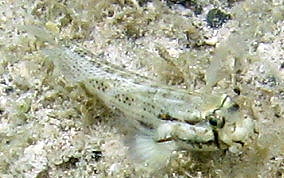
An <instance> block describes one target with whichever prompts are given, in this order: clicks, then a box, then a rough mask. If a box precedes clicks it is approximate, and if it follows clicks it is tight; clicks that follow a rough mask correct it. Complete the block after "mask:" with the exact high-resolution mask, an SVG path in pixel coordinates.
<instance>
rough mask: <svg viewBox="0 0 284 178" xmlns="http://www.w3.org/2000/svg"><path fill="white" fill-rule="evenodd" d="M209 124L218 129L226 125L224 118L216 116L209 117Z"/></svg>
mask: <svg viewBox="0 0 284 178" xmlns="http://www.w3.org/2000/svg"><path fill="white" fill-rule="evenodd" d="M207 119H208V121H209V124H210V125H212V126H213V127H216V128H222V127H223V126H224V124H225V121H224V118H218V117H216V116H207Z"/></svg>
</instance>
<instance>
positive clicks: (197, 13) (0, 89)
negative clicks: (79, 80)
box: [0, 0, 284, 178]
mask: <svg viewBox="0 0 284 178" xmlns="http://www.w3.org/2000/svg"><path fill="white" fill-rule="evenodd" d="M182 2H184V1H182V0H179V1H174V0H172V1H170V0H169V1H156V0H153V1H147V0H141V1H138V0H62V1H60V0H58V1H56V0H35V1H32V0H28V1H21V0H4V1H3V0H0V177H1V178H6V177H7V178H8V177H11V178H12V177H26V178H32V177H38V178H41V177H43V178H47V177H284V85H283V80H284V22H283V20H284V2H283V1H282V0H243V1H242V0H240V1H238V0H235V1H233V0H231V1H230V0H228V1H226V0H220V1H218V0H200V1H187V2H188V4H183V3H182ZM213 8H218V9H220V10H221V11H222V12H224V13H226V14H230V20H229V19H228V20H227V21H224V23H223V24H220V25H219V26H217V27H215V28H211V27H209V26H208V23H207V22H206V15H207V14H208V12H209V11H210V10H212V9H213ZM39 29H44V30H43V31H41V30H39ZM27 32H28V33H27ZM51 34H53V35H51ZM54 39H57V40H59V39H60V40H61V41H64V40H66V41H67V40H69V41H72V42H73V43H77V44H78V45H80V46H84V47H85V48H87V49H88V50H90V51H92V52H93V53H94V54H95V55H97V56H100V57H101V58H102V60H108V61H110V62H112V63H114V64H117V65H120V66H124V67H125V68H126V69H127V70H130V71H135V72H138V73H140V74H142V75H145V76H147V77H150V78H153V80H157V81H159V82H162V83H165V84H168V85H177V87H183V88H187V89H188V90H189V91H191V90H198V91H202V92H204V94H206V95H210V94H214V95H218V94H222V93H225V94H228V95H230V96H232V97H234V98H235V99H236V100H237V101H238V102H239V103H240V105H241V106H242V107H241V108H242V109H243V110H244V112H247V113H249V114H250V115H251V116H252V117H253V118H254V120H255V122H256V125H257V128H256V133H255V135H254V136H253V137H252V138H251V139H250V140H249V141H248V143H246V144H245V146H244V148H243V149H242V151H241V152H238V153H231V152H229V151H224V150H220V151H216V152H208V153H207V152H205V153H198V154H197V153H194V152H193V153H190V152H189V153H187V152H181V153H179V155H178V156H177V157H176V158H175V159H173V160H171V162H170V164H169V166H168V167H167V168H165V169H163V170H159V171H158V174H157V173H155V174H153V173H149V171H147V168H146V169H142V168H141V165H139V163H137V161H135V160H133V159H131V158H130V157H129V153H128V144H127V143H126V142H127V140H126V139H125V137H124V135H123V133H121V131H120V129H119V128H118V126H117V122H116V120H117V118H118V117H123V116H121V115H120V114H119V113H113V112H111V111H110V110H109V109H107V107H106V106H104V105H103V104H102V103H101V102H100V100H98V99H96V98H94V97H91V96H89V95H87V94H86V93H85V91H84V90H83V89H82V88H80V87H78V86H76V85H72V84H71V83H68V82H66V81H65V80H64V78H63V77H62V75H60V73H58V71H56V70H54V67H53V65H52V63H51V62H50V61H48V60H47V59H46V58H45V57H44V56H43V55H42V54H41V52H40V51H41V49H43V48H45V47H46V46H48V45H50V44H51V43H54V42H55V41H54ZM55 43H56V42H55Z"/></svg>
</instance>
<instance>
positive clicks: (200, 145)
mask: <svg viewBox="0 0 284 178" xmlns="http://www.w3.org/2000/svg"><path fill="white" fill-rule="evenodd" d="M213 135H214V136H213V138H212V140H209V141H196V140H190V139H188V140H186V139H181V138H177V137H168V138H163V139H159V140H156V142H157V143H167V142H175V143H176V145H178V148H179V149H180V150H190V151H216V150H222V149H226V148H228V145H226V144H225V143H223V142H222V141H221V140H219V135H218V132H217V131H215V130H213Z"/></svg>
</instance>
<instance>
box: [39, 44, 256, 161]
mask: <svg viewBox="0 0 284 178" xmlns="http://www.w3.org/2000/svg"><path fill="white" fill-rule="evenodd" d="M43 52H44V54H45V55H46V56H47V57H48V58H50V59H51V60H52V61H53V63H54V65H55V66H56V67H57V68H58V69H59V71H61V73H62V74H63V75H64V77H65V78H66V79H67V81H70V82H71V83H80V84H83V85H84V87H85V88H86V89H87V90H88V92H90V93H92V94H93V95H96V96H97V97H99V98H100V99H101V100H102V101H103V102H104V104H105V105H106V106H108V107H109V108H112V109H116V110H119V111H120V112H122V113H123V115H124V116H125V121H126V122H127V121H130V122H134V123H135V125H137V127H138V128H139V129H140V130H143V134H141V135H137V137H136V138H135V144H134V149H135V150H134V152H136V153H137V157H139V158H141V159H142V160H145V161H146V162H147V163H149V164H151V165H162V164H164V163H165V162H167V160H168V159H169V158H170V155H171V153H172V152H173V151H178V150H190V151H212V150H218V149H227V148H229V147H232V146H234V147H236V145H237V146H240V143H241V145H243V143H245V142H246V140H247V139H248V137H249V136H250V135H251V133H252V132H253V128H254V122H253V120H252V119H250V118H249V117H246V118H245V117H244V116H243V115H242V114H241V112H239V110H238V108H237V109H236V103H234V102H233V101H232V100H231V98H230V97H228V96H227V95H222V96H220V99H219V100H217V101H216V107H214V108H210V109H208V110H204V109H202V106H203V105H204V103H205V101H204V99H205V98H204V97H203V96H202V95H201V94H195V93H193V92H189V91H187V90H186V89H180V88H177V87H174V86H167V85H164V84H161V83H159V82H157V81H154V80H152V79H149V78H147V77H145V76H142V75H139V74H138V73H135V72H131V71H127V70H126V69H124V68H123V67H120V66H117V65H114V64H111V63H109V62H107V61H103V60H98V58H97V57H96V56H95V55H94V54H92V53H91V52H89V51H88V50H86V49H84V48H81V47H79V46H78V45H75V44H68V45H57V46H53V47H52V48H50V49H44V50H43ZM157 162H160V164H156V163H157Z"/></svg>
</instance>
